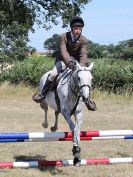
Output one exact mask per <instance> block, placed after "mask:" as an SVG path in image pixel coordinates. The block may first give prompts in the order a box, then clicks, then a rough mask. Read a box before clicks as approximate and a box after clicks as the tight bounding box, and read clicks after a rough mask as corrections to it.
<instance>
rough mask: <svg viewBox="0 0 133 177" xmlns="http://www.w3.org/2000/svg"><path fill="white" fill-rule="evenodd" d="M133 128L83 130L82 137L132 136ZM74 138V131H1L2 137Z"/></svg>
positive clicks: (0, 136)
mask: <svg viewBox="0 0 133 177" xmlns="http://www.w3.org/2000/svg"><path fill="white" fill-rule="evenodd" d="M132 135H133V130H103V131H101V130H100V131H98V130H91V131H81V132H80V137H106V136H132ZM65 138H72V132H54V133H53V132H50V133H47V132H46V133H45V132H32V133H26V132H24V133H17V132H15V133H0V140H2V139H23V140H24V139H65Z"/></svg>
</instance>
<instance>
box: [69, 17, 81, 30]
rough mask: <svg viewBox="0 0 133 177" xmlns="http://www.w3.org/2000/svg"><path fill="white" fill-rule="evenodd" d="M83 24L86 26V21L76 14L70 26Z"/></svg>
mask: <svg viewBox="0 0 133 177" xmlns="http://www.w3.org/2000/svg"><path fill="white" fill-rule="evenodd" d="M75 26H81V27H84V21H83V19H82V18H81V17H78V16H75V17H73V18H72V19H71V21H70V27H71V28H72V27H75Z"/></svg>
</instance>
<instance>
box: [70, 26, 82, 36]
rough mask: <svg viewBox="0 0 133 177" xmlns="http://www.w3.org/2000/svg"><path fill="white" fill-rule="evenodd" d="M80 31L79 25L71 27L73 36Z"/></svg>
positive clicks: (77, 34)
mask: <svg viewBox="0 0 133 177" xmlns="http://www.w3.org/2000/svg"><path fill="white" fill-rule="evenodd" d="M81 32H82V27H81V26H75V27H73V28H72V33H73V35H74V36H79V35H80V33H81Z"/></svg>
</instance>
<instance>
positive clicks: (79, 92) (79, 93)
mask: <svg viewBox="0 0 133 177" xmlns="http://www.w3.org/2000/svg"><path fill="white" fill-rule="evenodd" d="M80 71H89V72H90V70H78V71H77V76H78V73H79V72H80ZM72 72H73V73H74V71H72ZM73 73H72V74H71V77H70V88H71V91H72V92H73V94H74V95H75V96H80V97H81V89H82V88H83V87H89V90H91V86H90V85H89V84H83V85H81V86H80V87H79V86H78V84H77V82H78V79H77V78H76V79H75V77H73ZM72 79H73V81H74V83H75V85H77V90H75V88H73V86H72ZM89 97H90V94H89Z"/></svg>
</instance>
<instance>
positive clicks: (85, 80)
mask: <svg viewBox="0 0 133 177" xmlns="http://www.w3.org/2000/svg"><path fill="white" fill-rule="evenodd" d="M92 68H93V63H91V64H90V66H89V67H85V66H81V65H80V64H79V63H78V62H76V70H75V72H74V78H75V81H76V86H77V89H78V93H79V94H80V96H81V97H82V98H83V101H84V102H86V101H87V100H88V99H90V90H91V81H92V75H91V70H92Z"/></svg>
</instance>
